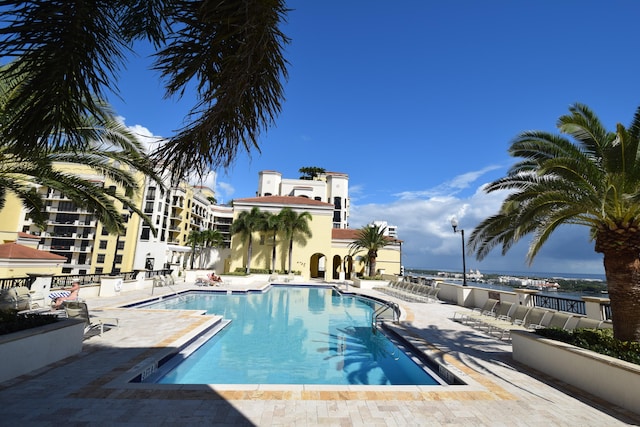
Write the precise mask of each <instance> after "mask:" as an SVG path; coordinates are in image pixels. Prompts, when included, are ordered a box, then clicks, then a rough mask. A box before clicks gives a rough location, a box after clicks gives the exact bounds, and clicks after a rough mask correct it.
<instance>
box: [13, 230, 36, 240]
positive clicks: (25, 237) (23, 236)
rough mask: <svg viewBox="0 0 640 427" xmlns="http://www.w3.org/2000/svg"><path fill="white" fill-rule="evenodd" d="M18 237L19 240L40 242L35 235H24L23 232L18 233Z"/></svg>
mask: <svg viewBox="0 0 640 427" xmlns="http://www.w3.org/2000/svg"><path fill="white" fill-rule="evenodd" d="M18 237H20V238H21V239H34V240H40V236H36V235H35V234H30V233H25V232H23V231H18Z"/></svg>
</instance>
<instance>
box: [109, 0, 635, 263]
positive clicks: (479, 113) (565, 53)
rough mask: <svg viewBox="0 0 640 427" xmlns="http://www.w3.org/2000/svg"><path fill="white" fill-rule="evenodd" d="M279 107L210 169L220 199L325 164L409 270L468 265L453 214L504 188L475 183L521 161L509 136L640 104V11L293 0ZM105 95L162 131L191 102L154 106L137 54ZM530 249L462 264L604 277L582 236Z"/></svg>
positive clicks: (599, 6)
mask: <svg viewBox="0 0 640 427" xmlns="http://www.w3.org/2000/svg"><path fill="white" fill-rule="evenodd" d="M289 7H290V8H292V9H293V10H292V11H291V12H290V13H289V17H288V23H287V24H286V25H285V26H284V27H283V30H284V32H285V33H286V34H287V35H288V36H289V37H290V38H291V39H292V41H291V44H290V45H289V46H288V47H287V50H286V57H287V59H288V61H289V62H290V67H289V80H288V81H287V83H286V86H285V94H286V101H285V103H284V105H283V109H282V113H281V115H280V116H279V117H278V119H277V121H276V123H275V125H274V126H273V127H272V128H270V129H269V130H268V131H267V132H265V133H264V134H263V135H262V138H261V140H260V147H261V150H262V151H261V153H258V152H252V153H251V155H247V153H242V154H241V155H240V156H239V157H238V159H237V161H236V162H235V164H234V165H233V167H231V168H230V169H229V170H228V171H217V179H216V182H215V190H216V192H217V194H218V198H219V200H222V201H223V202H226V201H229V200H231V199H234V198H242V197H251V196H253V195H254V194H255V191H256V189H257V181H258V172H259V171H261V170H265V169H269V170H277V171H280V172H281V173H282V174H283V176H284V177H286V178H296V177H298V176H299V173H298V169H300V168H301V167H304V166H318V167H322V168H325V169H326V170H328V171H336V172H344V173H347V174H348V175H349V185H350V195H351V218H350V225H351V227H352V228H358V227H360V226H362V225H364V224H366V223H368V222H370V221H372V220H386V221H388V222H389V223H391V224H394V225H396V226H398V232H399V238H400V239H402V240H403V241H404V246H403V247H404V250H403V263H404V265H405V266H406V267H416V268H417V267H423V268H433V269H450V270H455V269H458V270H460V269H461V247H460V235H459V234H454V233H453V232H452V229H451V225H450V219H451V217H452V216H456V217H457V218H458V221H459V223H460V227H462V228H464V229H465V231H466V233H467V235H469V234H471V231H472V230H473V228H474V227H475V226H476V225H477V224H478V223H479V222H480V221H481V220H482V219H484V218H485V217H487V216H489V215H491V214H493V213H495V212H497V210H498V208H499V206H500V203H501V201H502V199H503V198H504V194H489V195H488V194H485V193H484V192H483V191H482V186H483V185H484V184H486V183H488V182H490V181H492V180H494V179H496V178H498V177H500V176H503V175H504V174H505V172H506V170H507V169H508V168H509V166H511V165H512V164H513V163H514V160H513V159H512V158H510V157H509V156H508V154H507V148H508V146H509V143H510V141H511V139H512V138H513V137H515V136H516V135H517V134H518V133H520V132H522V131H525V130H530V129H536V130H545V131H552V132H555V123H556V120H557V118H558V117H560V116H561V115H563V114H565V113H566V112H567V111H568V107H569V106H570V105H571V104H573V103H576V102H580V103H584V104H587V105H588V106H590V107H591V108H592V109H593V110H594V111H595V112H596V114H598V115H599V117H600V118H601V120H602V121H603V122H604V124H605V125H606V126H607V127H608V128H609V129H613V128H614V126H615V125H616V123H617V122H621V123H622V124H624V125H628V124H629V122H630V121H631V119H632V117H633V114H634V113H635V110H636V108H637V107H638V106H640V96H638V90H637V86H638V85H637V83H636V82H637V81H638V76H640V60H639V59H638V54H637V49H638V46H637V40H638V35H637V21H638V18H639V17H640V2H636V1H632V0H626V1H607V2H603V1H594V0H563V1H557V0H537V1H516V0H487V1H476V0H468V1H462V0H460V1H455V0H452V1H424V0H410V1H409V0H406V1H397V2H388V1H378V0H370V1H363V0H360V1H356V0H353V1H348V2H344V1H336V0H323V1H304V0H292V1H290V2H289ZM138 52H139V53H140V56H139V57H137V58H133V59H132V61H131V62H130V63H129V65H128V68H127V69H126V70H123V71H122V73H121V77H120V91H121V99H117V98H114V99H112V100H111V102H112V104H113V105H114V107H115V108H116V111H117V112H118V113H119V114H120V115H122V116H123V117H124V120H125V123H126V124H127V125H129V126H131V127H133V128H134V129H137V130H138V131H139V132H140V133H141V134H145V135H154V136H170V135H171V134H172V132H173V131H174V130H176V129H178V128H179V127H180V126H181V124H182V121H183V119H184V115H185V114H186V112H187V111H188V107H189V106H191V105H193V103H194V102H193V99H192V98H190V96H189V95H186V96H185V98H184V99H182V100H175V99H169V100H165V99H164V98H163V91H162V87H161V83H160V81H159V80H158V76H157V73H154V72H152V71H148V70H147V69H146V68H147V67H148V65H149V64H150V63H151V61H150V59H149V58H147V57H146V56H145V55H146V54H147V53H149V51H145V49H140V50H138ZM526 250H527V242H523V244H519V245H516V246H515V247H514V248H512V249H511V251H510V252H509V253H508V254H507V256H502V255H501V254H500V251H499V250H494V252H492V253H491V254H490V255H489V256H488V257H487V258H486V259H485V260H483V261H482V262H478V261H476V260H475V258H474V257H473V256H471V255H468V256H467V267H468V268H473V269H476V268H477V269H480V270H481V271H496V270H497V271H514V270H515V271H532V272H560V273H594V274H601V273H603V267H602V258H601V256H600V254H596V253H595V252H594V251H593V243H592V242H590V240H589V236H588V230H587V229H584V228H567V227H566V228H564V229H561V230H559V231H558V232H557V234H556V235H554V236H553V237H552V238H551V239H550V240H549V242H548V243H547V245H546V246H545V248H544V249H543V251H542V252H541V253H540V254H539V255H538V257H537V258H536V260H535V261H534V263H533V265H532V266H531V267H528V266H527V264H526V262H525V254H526Z"/></svg>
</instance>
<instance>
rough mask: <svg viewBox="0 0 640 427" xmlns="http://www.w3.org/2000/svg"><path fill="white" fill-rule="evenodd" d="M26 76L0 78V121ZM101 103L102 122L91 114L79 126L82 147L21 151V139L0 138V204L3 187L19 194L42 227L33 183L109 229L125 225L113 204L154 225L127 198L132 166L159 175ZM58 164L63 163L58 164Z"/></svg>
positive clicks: (133, 182) (132, 188)
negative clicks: (87, 172) (108, 185)
mask: <svg viewBox="0 0 640 427" xmlns="http://www.w3.org/2000/svg"><path fill="white" fill-rule="evenodd" d="M0 76H1V74H0ZM26 78H28V76H27V75H26V74H23V75H22V76H21V77H16V78H14V79H11V80H7V79H2V78H0V123H2V125H3V126H4V124H6V123H7V122H10V118H11V117H12V116H13V115H14V114H15V112H14V111H12V110H10V109H9V107H8V105H9V104H10V101H11V99H12V97H13V96H14V95H15V93H16V91H18V90H20V88H21V85H22V82H23V81H24V79H26ZM101 109H102V115H103V120H102V121H101V122H98V121H96V120H95V119H94V118H91V117H84V118H83V120H82V122H81V123H82V131H83V132H84V133H81V134H82V135H84V136H85V137H87V138H88V137H91V138H92V139H91V140H87V141H86V144H85V147H84V150H82V151H77V150H75V149H74V148H73V147H72V146H71V145H70V144H66V143H60V144H58V145H56V146H50V147H44V148H42V150H35V151H32V152H30V153H29V154H28V155H25V153H24V152H23V151H22V144H21V142H19V141H16V140H8V139H0V209H1V208H2V207H4V204H5V202H6V197H7V194H8V192H11V193H13V194H15V195H16V196H17V197H18V198H19V199H20V200H21V202H22V204H23V206H24V207H25V208H26V209H27V210H28V211H29V215H30V217H31V218H32V219H33V220H34V222H35V223H36V224H38V225H40V226H41V227H44V224H45V221H46V214H44V213H43V211H44V209H43V205H44V202H43V199H42V194H39V193H38V192H37V191H36V189H35V188H36V186H44V187H47V188H49V189H53V190H57V191H59V192H60V193H62V194H64V195H65V196H67V197H68V198H70V199H71V200H73V201H74V203H75V204H76V205H77V206H82V207H84V208H86V209H87V210H88V211H89V212H92V213H93V214H94V215H95V216H96V218H97V219H98V220H99V221H100V222H102V224H103V226H104V227H105V228H106V229H107V230H108V231H110V232H113V233H121V232H123V231H124V227H125V223H124V222H123V218H122V215H121V209H119V208H118V207H117V205H118V204H121V205H122V206H123V207H125V208H127V209H129V210H131V211H133V212H135V213H136V214H138V215H139V216H140V217H141V218H143V220H144V221H145V222H147V224H149V225H150V226H151V227H152V229H153V225H152V224H151V222H150V220H149V219H148V218H147V217H146V215H144V213H143V212H142V211H140V210H139V209H138V208H137V207H136V203H135V202H134V201H133V199H132V198H133V197H134V196H135V195H136V194H138V193H139V192H140V191H141V188H140V183H141V182H140V180H139V177H136V171H138V172H142V173H143V174H144V175H147V176H149V177H151V178H152V179H154V180H156V181H158V182H160V178H159V177H158V176H157V175H156V173H155V172H154V169H153V164H152V163H151V162H150V161H149V159H148V157H147V156H146V154H145V152H144V149H143V147H142V145H141V143H140V142H139V141H138V140H137V138H136V137H135V135H133V134H132V133H131V132H130V131H129V130H128V129H126V127H125V126H124V125H122V124H121V123H119V122H118V121H116V120H115V118H114V117H113V114H112V113H111V111H110V110H109V108H108V106H106V105H104V104H101ZM61 165H67V167H66V168H62V167H60V166H61ZM69 165H71V166H73V165H78V166H79V167H80V166H81V167H82V168H86V167H89V168H90V169H91V170H92V171H93V173H95V174H96V175H100V176H102V177H104V178H106V179H108V180H110V181H111V182H113V183H114V184H117V186H118V187H119V188H120V189H122V191H116V192H106V191H105V189H104V188H102V187H100V186H97V185H96V184H95V182H93V181H91V180H89V179H85V178H84V177H82V176H81V175H79V174H77V173H75V172H76V171H75V170H74V169H73V167H69ZM76 169H78V168H76ZM116 201H117V202H119V203H116ZM154 231H155V229H154Z"/></svg>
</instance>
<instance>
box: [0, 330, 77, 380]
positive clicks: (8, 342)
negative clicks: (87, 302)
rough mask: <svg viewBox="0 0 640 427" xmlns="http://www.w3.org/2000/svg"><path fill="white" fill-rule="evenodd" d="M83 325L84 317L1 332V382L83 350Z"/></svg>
mask: <svg viewBox="0 0 640 427" xmlns="http://www.w3.org/2000/svg"><path fill="white" fill-rule="evenodd" d="M84 325H85V323H84V322H83V321H82V320H76V319H65V320H61V321H59V322H56V323H52V324H50V325H44V326H40V327H37V328H32V329H27V330H24V331H19V332H14V333H11V334H7V335H0V360H2V363H0V382H2V381H6V380H10V379H12V378H15V377H17V376H20V375H23V374H27V373H29V372H32V371H34V370H36V369H40V368H42V367H44V366H47V365H48V364H50V363H54V362H57V361H58V360H62V359H64V358H66V357H69V356H73V355H74V354H76V353H80V352H81V351H82V339H83V337H84Z"/></svg>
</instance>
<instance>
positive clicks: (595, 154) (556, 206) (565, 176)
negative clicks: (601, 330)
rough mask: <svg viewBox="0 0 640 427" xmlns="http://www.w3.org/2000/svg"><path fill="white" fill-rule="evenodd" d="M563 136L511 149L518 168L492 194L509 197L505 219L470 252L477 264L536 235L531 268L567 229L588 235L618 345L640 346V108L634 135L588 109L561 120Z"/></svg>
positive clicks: (485, 225)
mask: <svg viewBox="0 0 640 427" xmlns="http://www.w3.org/2000/svg"><path fill="white" fill-rule="evenodd" d="M557 126H558V130H559V132H560V133H561V134H564V135H568V136H570V137H571V138H572V140H570V139H568V138H566V137H565V136H563V135H556V134H552V133H547V132H541V131H529V132H524V133H522V134H520V135H519V136H517V137H516V138H515V139H514V141H513V142H512V144H511V147H510V148H509V152H510V154H511V155H512V156H514V157H519V158H521V160H520V161H519V162H518V163H516V164H515V165H514V166H513V167H512V168H511V169H510V170H509V171H508V173H507V175H506V176H505V177H503V178H500V179H498V180H496V181H494V182H492V183H490V184H489V185H488V186H487V187H486V191H487V192H493V191H498V190H508V191H510V194H509V195H508V196H507V197H506V199H505V200H504V202H503V203H502V206H501V208H500V211H499V212H498V213H497V214H495V215H493V216H491V217H489V218H487V219H485V220H484V221H483V222H482V223H481V224H480V225H478V226H477V227H476V229H475V230H473V232H472V234H471V236H470V239H469V247H470V249H472V250H473V251H474V252H475V254H476V256H477V258H478V259H482V258H484V257H486V256H487V255H488V254H489V252H490V251H491V250H492V249H493V248H494V247H495V246H498V245H501V246H502V253H503V254H504V253H506V252H507V251H508V250H509V249H510V248H511V247H512V245H513V244H515V243H516V242H518V241H519V240H520V239H521V238H522V237H524V236H526V235H532V236H533V237H532V240H531V243H530V246H529V251H528V253H527V260H528V261H529V262H530V263H531V262H532V261H533V259H534V258H535V256H536V255H537V254H538V252H539V251H540V248H541V247H542V246H543V245H544V243H545V242H546V241H547V239H548V238H549V236H550V235H551V234H552V233H553V232H554V231H556V229H558V227H559V226H561V225H563V224H572V225H576V224H577V225H582V226H586V227H588V228H589V230H590V232H591V236H592V238H593V239H594V240H595V251H596V252H598V253H602V254H603V261H604V269H605V274H606V278H607V286H608V290H609V298H610V300H611V311H612V317H613V318H612V320H613V330H614V335H615V337H616V338H618V339H620V340H626V341H628V340H634V341H638V340H640V309H638V308H639V307H640V257H639V255H640V108H639V109H638V110H636V113H635V115H634V118H633V121H632V122H631V125H630V126H629V127H628V128H625V127H624V126H623V125H621V124H618V125H617V126H616V130H615V131H607V130H606V129H605V128H604V126H603V125H602V123H601V122H600V120H599V119H598V117H596V115H595V114H594V113H593V112H592V111H591V110H590V109H589V108H588V107H587V106H585V105H582V104H575V105H573V106H572V107H571V108H570V109H569V114H567V115H564V116H562V117H560V118H559V119H558V123H557Z"/></svg>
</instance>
